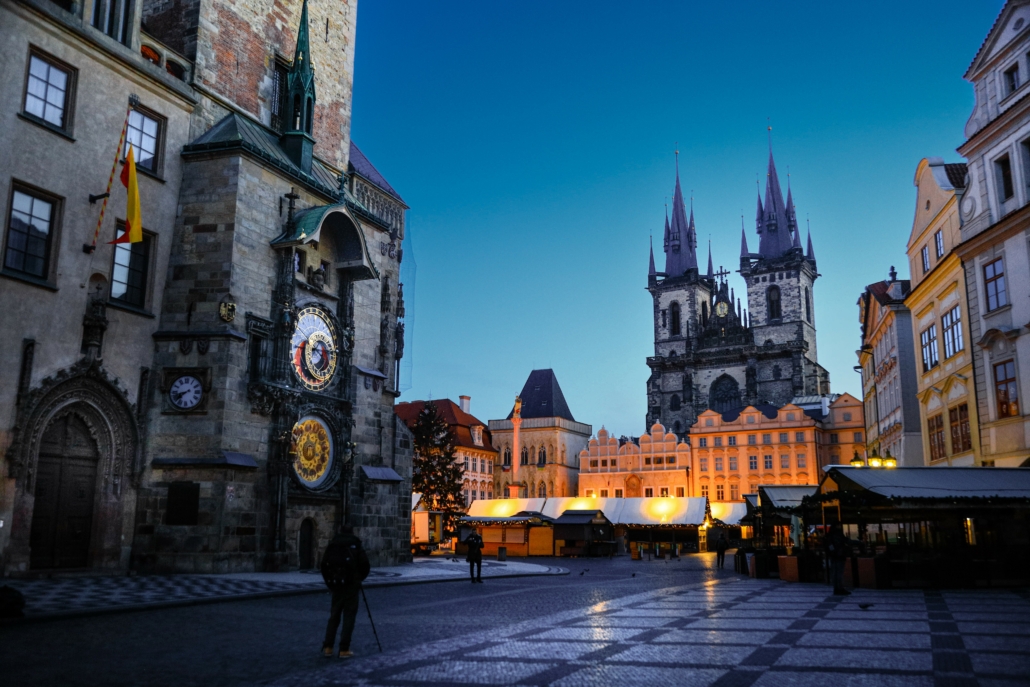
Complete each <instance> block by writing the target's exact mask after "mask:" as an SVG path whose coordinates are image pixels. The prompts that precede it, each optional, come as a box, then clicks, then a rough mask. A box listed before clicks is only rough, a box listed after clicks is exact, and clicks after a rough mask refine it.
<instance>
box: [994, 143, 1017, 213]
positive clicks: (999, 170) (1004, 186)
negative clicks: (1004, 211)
mask: <svg viewBox="0 0 1030 687" xmlns="http://www.w3.org/2000/svg"><path fill="white" fill-rule="evenodd" d="M994 177H995V182H996V183H997V185H998V196H999V197H1000V199H1001V202H1002V203H1004V202H1005V201H1007V200H1009V199H1011V198H1012V196H1013V195H1015V192H1016V191H1015V186H1014V185H1013V183H1012V161H1011V160H1010V159H1009V156H1008V155H1002V156H1001V157H999V158H998V159H997V160H995V161H994Z"/></svg>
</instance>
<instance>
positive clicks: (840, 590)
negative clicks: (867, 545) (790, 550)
mask: <svg viewBox="0 0 1030 687" xmlns="http://www.w3.org/2000/svg"><path fill="white" fill-rule="evenodd" d="M852 544H854V542H853V541H851V540H850V539H848V538H847V536H846V535H845V534H844V530H843V529H842V528H841V526H840V525H839V524H834V525H832V526H831V527H830V532H829V533H828V534H827V535H826V541H824V542H823V547H824V548H825V549H826V557H827V558H828V559H829V560H830V579H831V580H832V581H833V593H834V595H836V596H847V595H849V594H851V592H849V591H848V590H847V589H845V588H844V564H845V563H846V562H847V560H848V554H849V553H850V552H851V545H852Z"/></svg>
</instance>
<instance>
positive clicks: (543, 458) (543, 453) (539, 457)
mask: <svg viewBox="0 0 1030 687" xmlns="http://www.w3.org/2000/svg"><path fill="white" fill-rule="evenodd" d="M536 462H537V465H547V449H546V448H545V447H543V446H541V447H540V450H539V451H538V452H537V454H536Z"/></svg>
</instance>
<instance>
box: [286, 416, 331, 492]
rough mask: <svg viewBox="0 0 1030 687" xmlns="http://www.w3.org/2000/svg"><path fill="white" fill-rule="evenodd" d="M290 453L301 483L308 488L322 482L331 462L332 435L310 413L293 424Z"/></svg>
mask: <svg viewBox="0 0 1030 687" xmlns="http://www.w3.org/2000/svg"><path fill="white" fill-rule="evenodd" d="M290 455H292V456H293V471H294V473H295V474H296V475H297V478H298V479H299V480H300V482H301V484H303V485H304V486H306V487H310V488H315V487H317V486H319V485H320V484H322V482H324V481H325V480H326V478H327V477H328V476H329V468H330V467H331V466H332V464H333V435H332V434H331V433H330V431H329V427H327V426H326V424H325V423H324V422H323V421H322V420H320V419H319V418H317V417H314V416H311V415H309V416H307V417H304V418H301V419H300V420H299V421H298V422H297V424H295V425H294V426H293V436H292V439H291V442H290Z"/></svg>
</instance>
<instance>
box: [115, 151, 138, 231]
mask: <svg viewBox="0 0 1030 687" xmlns="http://www.w3.org/2000/svg"><path fill="white" fill-rule="evenodd" d="M134 148H135V146H133V145H130V146H129V154H128V156H126V158H125V166H124V167H122V176H121V181H122V186H124V187H125V189H126V193H125V197H126V208H125V232H124V233H123V234H122V235H121V236H119V237H118V238H116V239H115V240H114V241H111V243H139V242H140V241H142V240H143V225H142V224H141V221H140V212H139V186H138V185H137V184H136V159H135V157H133V149H134Z"/></svg>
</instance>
